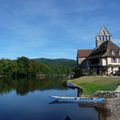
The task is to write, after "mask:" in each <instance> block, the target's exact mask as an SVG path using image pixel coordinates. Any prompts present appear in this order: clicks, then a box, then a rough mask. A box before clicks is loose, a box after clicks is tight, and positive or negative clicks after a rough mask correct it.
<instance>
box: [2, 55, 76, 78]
mask: <svg viewBox="0 0 120 120" xmlns="http://www.w3.org/2000/svg"><path fill="white" fill-rule="evenodd" d="M48 61H49V60H48ZM58 62H59V60H57V63H58ZM74 65H75V62H74V61H72V63H71V61H69V60H68V61H67V62H63V61H62V62H61V61H60V62H59V64H56V63H55V62H54V64H53V62H52V63H49V62H47V63H46V62H43V61H41V60H36V59H29V58H27V57H25V56H22V57H18V58H17V59H16V60H10V59H0V77H3V76H7V77H8V76H10V77H14V78H19V77H30V78H31V77H36V76H37V75H41V74H44V75H53V74H57V75H58V74H68V73H70V72H71V71H72V70H73V69H74Z"/></svg>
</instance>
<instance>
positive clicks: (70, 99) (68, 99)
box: [51, 96, 105, 103]
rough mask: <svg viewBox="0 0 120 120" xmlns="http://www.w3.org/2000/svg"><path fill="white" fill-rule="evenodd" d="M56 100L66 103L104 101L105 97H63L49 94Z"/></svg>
mask: <svg viewBox="0 0 120 120" xmlns="http://www.w3.org/2000/svg"><path fill="white" fill-rule="evenodd" d="M51 97H52V98H53V99H55V100H57V101H58V102H66V103H104V102H105V98H82V97H63V96H51Z"/></svg>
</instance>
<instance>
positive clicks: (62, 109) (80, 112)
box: [0, 79, 98, 120]
mask: <svg viewBox="0 0 120 120" xmlns="http://www.w3.org/2000/svg"><path fill="white" fill-rule="evenodd" d="M62 83H63V82H62V80H61V79H50V80H44V81H37V80H12V81H11V80H1V81H0V120H98V113H97V111H96V110H95V109H94V108H81V107H79V105H78V104H49V103H50V102H52V101H53V99H52V98H50V97H49V96H50V95H60V96H76V91H74V90H71V89H67V88H65V87H64V86H63V85H62ZM66 118H67V119H66Z"/></svg>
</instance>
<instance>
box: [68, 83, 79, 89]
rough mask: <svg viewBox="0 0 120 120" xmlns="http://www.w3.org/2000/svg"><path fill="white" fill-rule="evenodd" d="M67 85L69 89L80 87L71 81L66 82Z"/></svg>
mask: <svg viewBox="0 0 120 120" xmlns="http://www.w3.org/2000/svg"><path fill="white" fill-rule="evenodd" d="M67 87H69V88H71V89H76V88H77V89H80V88H79V87H78V86H76V85H74V84H72V83H67Z"/></svg>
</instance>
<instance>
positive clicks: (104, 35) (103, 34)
mask: <svg viewBox="0 0 120 120" xmlns="http://www.w3.org/2000/svg"><path fill="white" fill-rule="evenodd" d="M109 40H112V36H111V34H110V33H109V31H108V30H107V28H105V27H103V28H102V29H101V30H100V31H99V33H98V34H97V35H96V47H99V46H100V45H101V44H102V43H103V42H104V41H109Z"/></svg>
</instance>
